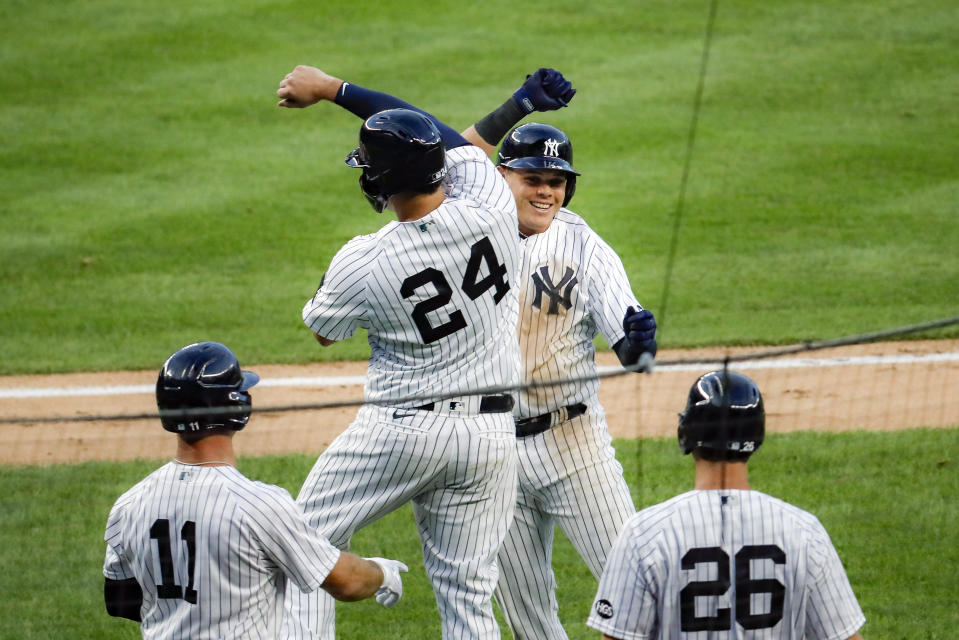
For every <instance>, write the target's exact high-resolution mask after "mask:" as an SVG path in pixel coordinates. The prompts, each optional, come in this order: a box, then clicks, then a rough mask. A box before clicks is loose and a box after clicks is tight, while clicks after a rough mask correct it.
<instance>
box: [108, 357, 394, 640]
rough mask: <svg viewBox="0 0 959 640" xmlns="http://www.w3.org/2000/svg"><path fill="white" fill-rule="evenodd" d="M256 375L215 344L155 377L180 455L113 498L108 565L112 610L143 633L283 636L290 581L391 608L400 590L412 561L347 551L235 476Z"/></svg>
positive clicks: (280, 499) (257, 485) (268, 488)
mask: <svg viewBox="0 0 959 640" xmlns="http://www.w3.org/2000/svg"><path fill="white" fill-rule="evenodd" d="M258 380H259V377H258V376H257V375H256V374H255V373H251V372H249V371H243V370H241V369H240V364H239V362H237V359H236V356H235V355H234V354H233V352H232V351H230V349H228V348H227V347H226V346H224V345H222V344H220V343H218V342H198V343H195V344H191V345H188V346H186V347H184V348H182V349H180V350H179V351H177V352H176V353H174V354H173V355H172V356H170V357H169V358H168V359H167V361H166V363H164V365H163V369H162V370H161V371H160V375H159V376H158V378H157V385H156V397H157V406H158V408H159V409H160V414H161V415H160V420H161V422H162V424H163V428H164V429H166V430H167V431H171V432H173V433H175V434H177V454H176V457H175V458H174V459H173V460H172V461H171V462H168V463H167V464H165V465H163V466H162V467H160V468H159V469H157V470H156V471H154V472H153V473H151V474H150V475H149V476H147V477H146V478H144V479H143V480H141V481H140V482H138V483H137V484H136V485H135V486H134V487H133V488H132V489H130V490H129V491H127V492H126V493H124V494H123V495H122V496H120V498H119V499H118V500H117V501H116V503H115V504H114V506H113V508H112V509H111V510H110V517H109V519H108V520H107V528H106V534H105V540H106V543H107V551H106V557H105V560H104V564H103V575H104V577H105V578H106V581H105V585H104V599H105V602H106V608H107V612H108V613H109V614H110V615H112V616H117V617H121V618H129V619H130V620H135V621H137V622H139V623H140V631H141V633H142V634H143V637H144V638H151V639H153V638H157V639H160V638H248V639H251V640H252V639H254V638H264V639H266V638H271V639H272V638H276V637H277V634H278V633H279V631H280V624H281V613H282V611H283V599H284V596H285V593H286V585H287V584H288V583H289V584H291V585H294V587H295V588H296V589H297V590H300V589H302V590H304V591H312V590H316V589H320V588H322V589H323V590H325V591H326V592H328V593H329V594H331V596H332V597H335V598H338V599H340V600H360V599H362V598H367V597H370V596H372V595H374V594H375V595H376V600H377V601H378V602H379V603H380V604H383V605H384V606H387V607H389V606H392V605H394V604H395V603H396V601H397V600H398V599H399V597H400V596H401V595H402V592H403V589H402V583H401V582H400V576H399V572H400V571H406V566H405V565H403V564H402V563H401V562H397V561H395V560H387V559H385V558H360V557H358V556H355V555H353V554H352V553H349V552H341V551H340V550H339V549H337V548H335V547H334V546H333V545H331V544H330V543H329V541H328V540H326V539H325V538H323V537H322V536H321V535H320V534H319V533H317V531H316V530H315V529H314V528H312V527H310V526H309V524H307V522H306V518H304V517H303V513H302V512H301V511H300V510H299V509H298V508H297V506H296V504H295V503H294V502H293V498H291V497H290V494H289V493H287V492H286V490H285V489H282V488H280V487H275V486H273V485H268V484H264V483H262V482H254V481H253V480H250V479H248V478H247V477H246V476H244V475H243V474H242V473H240V472H239V471H237V469H236V467H235V464H236V461H235V457H234V454H233V436H234V434H235V433H236V432H237V431H240V430H241V429H243V428H244V427H246V424H247V421H248V420H249V418H250V411H251V398H250V393H249V389H250V387H252V386H253V385H255V384H256V383H257V381H258Z"/></svg>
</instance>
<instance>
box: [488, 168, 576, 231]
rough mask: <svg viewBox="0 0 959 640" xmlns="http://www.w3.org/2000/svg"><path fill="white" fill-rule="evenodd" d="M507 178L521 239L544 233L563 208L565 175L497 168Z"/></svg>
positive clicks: (560, 172) (557, 172)
mask: <svg viewBox="0 0 959 640" xmlns="http://www.w3.org/2000/svg"><path fill="white" fill-rule="evenodd" d="M498 168H499V170H500V173H502V174H503V177H504V178H506V182H507V183H508V184H509V188H510V190H511V191H512V192H513V198H514V199H515V200H516V213H517V214H518V216H519V230H520V233H522V234H523V235H524V236H531V235H534V234H537V233H543V232H544V231H546V230H547V229H548V228H549V225H550V223H551V222H552V221H553V218H554V217H555V216H556V213H557V212H558V211H559V208H560V207H561V206H563V199H564V198H565V197H566V174H565V173H564V172H562V171H556V170H554V169H509V168H507V167H502V166H501V167H498Z"/></svg>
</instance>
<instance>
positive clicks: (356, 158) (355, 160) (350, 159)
mask: <svg viewBox="0 0 959 640" xmlns="http://www.w3.org/2000/svg"><path fill="white" fill-rule="evenodd" d="M343 162H345V163H346V166H348V167H353V168H354V169H367V168H369V166H370V165H369V164H368V163H367V162H365V161H363V160H362V159H361V158H360V148H359V147H357V148H355V149H353V150H352V151H350V152H349V154H347V156H346V160H344V161H343Z"/></svg>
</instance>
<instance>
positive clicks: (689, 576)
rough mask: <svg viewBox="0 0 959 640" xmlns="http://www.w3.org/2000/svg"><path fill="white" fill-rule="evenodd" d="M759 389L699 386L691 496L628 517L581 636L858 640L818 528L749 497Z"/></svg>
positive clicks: (685, 420) (682, 426) (739, 382)
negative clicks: (586, 632) (589, 629)
mask: <svg viewBox="0 0 959 640" xmlns="http://www.w3.org/2000/svg"><path fill="white" fill-rule="evenodd" d="M764 433H765V412H764V408H763V401H762V396H761V395H760V393H759V389H758V388H757V387H756V384H755V383H754V382H753V381H752V380H750V379H749V378H747V377H746V376H744V375H742V374H739V373H735V372H732V371H728V370H723V371H714V372H712V373H707V374H706V375H704V376H701V377H700V378H699V379H698V380H696V382H695V383H694V384H693V386H692V389H690V392H689V398H688V401H687V403H686V410H685V411H684V412H683V413H681V414H680V418H679V431H678V434H679V446H680V449H681V450H682V452H683V453H692V454H693V458H694V460H695V462H696V485H695V489H694V490H693V491H689V492H687V493H683V494H681V495H679V496H676V497H675V498H672V499H671V500H667V501H666V502H663V503H660V504H658V505H655V506H652V507H649V508H647V509H644V510H642V511H640V512H639V513H637V514H636V515H635V516H633V517H632V518H631V519H630V520H629V521H628V522H627V523H626V525H625V527H624V528H623V531H622V532H621V533H620V535H619V537H618V538H617V540H616V543H615V544H614V545H613V549H612V551H611V552H610V555H609V560H608V561H607V564H606V569H605V571H604V573H603V577H602V579H601V580H600V583H599V589H598V590H597V592H596V598H595V601H594V603H593V609H592V612H591V613H590V616H589V620H588V621H587V624H588V625H589V626H590V627H592V628H594V629H596V630H598V631H601V632H602V633H603V637H604V638H608V639H613V640H626V639H631V638H656V639H663V640H665V639H676V640H679V639H684V638H699V637H703V638H707V637H708V638H710V639H716V640H722V639H725V638H752V639H756V640H761V639H769V640H779V639H792V640H802V639H803V638H810V639H815V640H845V639H846V638H850V639H858V638H861V636H860V635H859V633H858V630H859V628H860V627H862V625H863V623H864V622H865V617H864V616H863V614H862V610H861V609H860V608H859V603H858V602H857V601H856V596H855V595H854V594H853V591H852V587H851V586H850V585H849V579H848V578H847V577H846V572H845V570H844V569H843V566H842V563H841V562H840V560H839V556H838V554H837V553H836V549H835V548H834V547H833V545H832V542H831V541H830V539H829V535H828V534H827V533H826V530H825V529H824V528H823V526H822V524H820V522H819V520H818V519H817V518H816V517H815V516H814V515H812V514H811V513H807V512H806V511H803V510H802V509H800V508H798V507H794V506H792V505H790V504H788V503H786V502H783V501H782V500H778V499H776V498H773V497H771V496H768V495H766V494H764V493H760V492H759V491H753V490H751V489H750V486H749V482H748V481H747V477H746V464H747V461H748V459H749V457H750V456H751V455H752V454H753V453H754V452H755V451H756V449H758V448H759V446H760V445H761V444H762V441H763V436H764Z"/></svg>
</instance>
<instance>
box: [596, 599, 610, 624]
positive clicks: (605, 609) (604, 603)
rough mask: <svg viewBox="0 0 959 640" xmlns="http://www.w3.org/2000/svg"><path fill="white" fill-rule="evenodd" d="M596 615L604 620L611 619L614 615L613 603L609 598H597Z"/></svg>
mask: <svg viewBox="0 0 959 640" xmlns="http://www.w3.org/2000/svg"><path fill="white" fill-rule="evenodd" d="M596 615H598V616H599V617H600V618H603V619H604V620H609V619H610V618H612V617H613V605H612V603H611V602H610V601H609V600H597V601H596Z"/></svg>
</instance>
